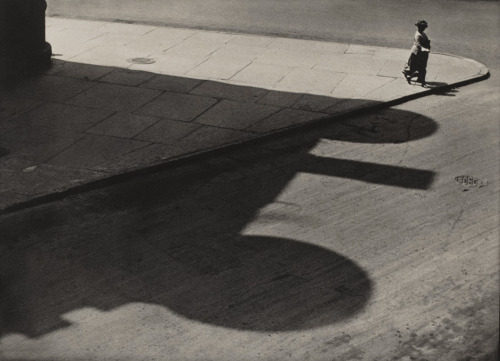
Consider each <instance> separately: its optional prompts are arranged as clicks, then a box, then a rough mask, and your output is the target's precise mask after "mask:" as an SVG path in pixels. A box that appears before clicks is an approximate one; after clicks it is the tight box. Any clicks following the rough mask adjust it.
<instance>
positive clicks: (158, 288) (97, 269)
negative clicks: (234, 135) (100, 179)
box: [0, 65, 437, 337]
mask: <svg viewBox="0 0 500 361" xmlns="http://www.w3.org/2000/svg"><path fill="white" fill-rule="evenodd" d="M87 67H88V69H86V71H88V72H89V73H95V72H96V71H99V70H101V69H96V67H94V66H90V65H88V66H87ZM80 70H81V69H80ZM84 70H85V69H84ZM84 72H85V71H84ZM158 77H161V75H158ZM169 80H172V79H171V78H169ZM174 80H175V81H176V82H177V84H179V83H183V82H185V84H186V85H187V84H188V83H189V84H191V82H192V79H186V80H184V79H183V78H176V79H174ZM14 86H15V85H14ZM233 87H234V86H233ZM233 89H234V88H233ZM253 90H255V89H241V92H242V93H245V92H249V91H250V93H253ZM266 93H267V94H268V93H269V91H266ZM274 95H279V97H280V98H282V97H283V95H284V94H274ZM285 95H286V94H285ZM308 97H309V99H310V98H311V96H310V95H308ZM322 100H323V99H318V98H316V99H313V102H314V103H318V101H322ZM436 129H437V125H436V123H435V122H434V121H432V120H431V119H428V118H425V117H422V116H419V115H418V114H413V113H409V112H404V111H400V110H394V109H388V110H384V111H380V112H379V113H378V115H377V116H376V117H372V116H366V115H359V114H358V115H357V116H356V117H351V118H348V117H345V118H342V119H340V120H337V121H336V122H333V123H328V122H325V123H323V124H322V125H318V126H317V127H314V128H309V129H307V130H304V131H300V132H294V133H289V134H287V135H286V136H283V137H281V138H274V139H268V140H265V141H262V142H260V143H259V144H258V146H256V144H250V145H248V146H241V147H239V148H234V149H232V150H231V152H228V153H226V154H219V155H213V156H211V157H205V158H198V159H196V162H191V163H190V162H186V163H184V164H179V165H178V166H177V167H176V168H166V169H162V170H159V171H158V172H156V173H152V174H148V175H144V176H142V177H134V178H131V179H128V180H126V181H123V182H121V183H118V184H114V185H111V186H107V187H102V188H97V189H95V190H93V191H88V192H86V193H83V194H77V195H75V196H71V197H68V198H66V199H63V200H60V201H57V202H54V203H50V204H46V205H43V206H40V207H38V208H35V209H28V210H25V211H21V212H17V213H12V214H8V215H4V216H2V219H1V225H0V234H1V235H2V236H1V239H0V271H1V273H0V317H1V318H0V335H1V334H7V333H13V332H14V333H16V332H17V333H22V334H26V335H28V336H30V337H38V336H41V335H44V334H47V333H49V332H51V331H53V330H56V329H59V328H61V327H64V326H67V325H69V323H68V322H67V321H65V319H64V315H65V314H67V313H69V312H71V311H75V310H78V309H82V308H87V307H92V308H96V309H98V310H100V311H104V312H106V311H111V310H115V309H117V308H118V307H120V306H122V305H125V304H128V303H131V302H142V303H153V304H158V305H162V306H165V307H167V308H168V309H169V310H171V311H174V312H175V313H177V314H179V315H181V316H184V317H186V318H189V319H192V320H196V321H199V322H203V323H208V324H212V325H216V326H221V327H227V328H234V329H241V330H253V331H266V332H267V331H287V330H300V329H306V328H313V327H319V326H323V325H328V324H332V323H335V322H338V321H340V320H344V319H346V318H349V317H352V316H353V315H355V314H356V313H358V312H360V311H361V310H362V309H363V308H364V306H365V305H366V303H367V301H368V300H369V298H370V295H371V293H372V290H373V287H374V285H373V281H371V280H370V278H369V276H368V275H367V273H366V272H365V271H364V270H363V267H362V266H361V265H359V264H362V263H363V260H355V261H354V260H350V259H349V258H347V257H345V256H344V255H342V254H339V253H337V252H335V250H334V249H329V248H324V247H321V246H318V245H315V244H314V243H313V242H311V243H304V242H301V241H297V240H293V239H287V238H277V237H268V236H259V235H245V234H242V230H243V229H244V228H245V226H246V225H247V224H248V223H249V222H251V221H252V220H253V219H254V218H255V217H256V214H257V212H258V211H259V210H260V209H262V207H265V206H266V205H269V204H272V203H273V202H275V199H276V197H277V196H278V195H279V194H280V192H281V191H282V190H283V189H284V187H286V186H287V184H288V183H289V182H290V180H291V179H293V178H294V176H295V175H296V174H297V173H298V172H310V173H315V174H321V175H324V176H329V177H331V176H333V177H342V178H347V179H356V180H362V181H365V182H370V183H377V184H385V185H390V186H398V187H405V188H410V189H426V188H428V187H429V185H430V184H431V182H432V177H433V175H434V173H433V172H431V171H427V170H418V169H409V168H404V167H399V166H392V165H383V164H374V163H368V162H362V161H350V160H344V159H335V158H328V157H319V156H316V155H312V154H310V150H311V149H312V148H314V147H315V146H316V145H317V143H318V141H319V140H320V139H331V140H342V141H348V142H357V143H387V144H391V143H401V142H407V141H412V140H414V139H419V138H422V137H426V136H429V135H431V134H432V133H433V132H434V131H435V130H436ZM276 205H277V207H278V208H280V207H281V211H283V212H278V215H277V216H278V219H279V217H283V218H284V219H289V218H290V219H293V217H294V214H293V212H288V210H287V209H286V207H292V208H293V207H294V205H286V204H281V203H279V202H278V203H276ZM306 223H307V222H306ZM311 227H313V225H311ZM352 241H353V242H356V240H355V239H353V240H352ZM329 244H333V245H334V244H335V240H334V239H332V240H331V242H329Z"/></svg>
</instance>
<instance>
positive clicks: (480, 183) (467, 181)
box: [455, 175, 488, 188]
mask: <svg viewBox="0 0 500 361" xmlns="http://www.w3.org/2000/svg"><path fill="white" fill-rule="evenodd" d="M455 182H456V183H458V184H460V185H463V186H466V187H477V188H481V187H484V186H485V185H486V184H487V183H488V181H487V180H486V179H484V180H483V179H480V178H477V177H474V176H471V175H459V176H457V177H455Z"/></svg>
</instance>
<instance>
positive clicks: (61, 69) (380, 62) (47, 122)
mask: <svg viewBox="0 0 500 361" xmlns="http://www.w3.org/2000/svg"><path fill="white" fill-rule="evenodd" d="M47 41H49V42H50V43H51V45H52V48H53V52H54V56H53V66H52V68H51V69H49V70H48V71H46V72H45V73H44V74H42V75H40V76H37V77H35V78H32V79H29V80H25V81H23V82H20V83H17V84H10V85H9V84H3V85H2V87H1V88H0V179H1V180H0V185H1V188H0V209H1V210H6V209H8V208H9V207H12V206H14V205H20V204H25V203H26V202H29V201H30V200H33V199H43V197H44V196H47V195H50V194H54V193H60V192H64V191H66V190H68V189H72V188H74V187H77V186H81V185H84V184H89V183H91V182H94V181H96V180H100V179H109V177H112V176H116V175H120V174H124V173H128V172H131V171H137V170H140V169H143V168H145V167H150V166H154V165H158V164H163V163H165V162H169V161H172V160H177V159H183V158H186V157H189V156H192V155H195V154H201V153H204V152H207V151H211V150H214V149H221V148H224V147H225V146H228V145H234V144H239V143H242V142H246V141H249V140H252V139H258V138H261V137H263V136H266V135H269V134H275V133H279V132H281V131H283V130H286V129H290V128H291V127H297V126H301V125H304V124H308V123H312V122H317V121H318V120H325V119H326V120H328V119H332V120H333V119H334V118H335V117H337V116H339V115H344V114H348V113H350V112H352V111H355V110H359V109H371V108H377V107H380V106H390V105H391V104H395V103H397V102H402V101H405V100H410V99H414V98H415V97H419V96H425V95H427V94H431V93H433V92H436V91H443V90H445V89H449V88H450V87H452V86H458V85H461V84H464V83H466V82H470V81H476V80H480V79H484V78H486V77H487V76H488V70H487V69H486V67H485V66H483V65H482V64H479V63H477V62H476V61H473V60H470V59H464V58H460V57H456V56H452V55H446V54H437V53H433V54H431V56H430V59H429V65H428V77H427V80H428V83H429V85H430V86H431V88H430V89H424V88H422V87H420V86H419V85H418V84H417V85H408V84H407V82H406V80H405V79H404V78H403V76H402V74H401V70H402V67H403V65H404V63H405V61H406V59H407V58H408V56H409V50H408V49H390V48H379V47H369V46H360V45H349V44H340V43H329V42H320V41H306V40H297V39H286V38H275V37H265V36H250V35H240V34H229V33H221V32H208V31H201V30H191V29H179V28H164V27H155V26H147V25H134V24H124V23H107V22H97V21H82V20H73V19H62V18H47ZM409 45H411V44H409Z"/></svg>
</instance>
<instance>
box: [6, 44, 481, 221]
mask: <svg viewBox="0 0 500 361" xmlns="http://www.w3.org/2000/svg"><path fill="white" fill-rule="evenodd" d="M443 55H448V54H443ZM452 56H454V55H452ZM454 57H457V58H461V59H465V58H462V57H460V56H454ZM467 60H470V61H472V62H474V63H475V64H478V65H480V70H479V72H478V74H477V75H476V76H472V77H469V78H467V79H464V80H461V81H457V82H454V83H450V84H446V85H443V86H439V87H436V88H430V89H427V90H425V91H422V92H419V93H414V94H409V95H405V96H402V97H399V98H396V99H393V100H389V101H385V102H379V103H377V104H370V105H365V106H361V107H359V108H355V109H349V110H345V111H342V112H339V113H337V114H334V115H328V116H325V117H322V118H318V119H315V120H312V121H308V122H306V123H300V124H294V125H291V126H288V127H286V128H281V129H277V130H273V131H271V132H268V133H260V134H258V135H257V134H256V135H255V136H254V137H252V138H249V139H246V140H243V141H236V142H231V143H227V144H224V145H221V146H217V147H213V148H210V149H205V150H200V151H194V152H190V153H186V154H184V155H181V156H176V157H173V158H169V159H165V160H161V161H159V162H157V163H153V164H149V165H145V166H139V167H138V168H137V169H132V170H128V171H124V172H121V173H118V174H113V175H110V176H109V177H106V178H102V179H97V180H94V181H90V182H87V183H84V184H80V185H77V186H74V187H69V188H67V189H64V190H62V191H54V192H51V193H48V194H44V195H42V196H38V197H34V198H32V199H29V200H26V201H21V202H18V203H14V204H11V205H9V206H7V207H2V208H0V215H5V214H9V213H15V212H17V211H21V210H24V209H27V208H32V207H36V206H39V205H42V204H45V203H50V202H54V201H57V200H61V199H63V198H66V197H68V196H73V195H76V194H81V193H85V192H88V191H90V190H95V189H98V188H102V187H105V186H110V185H113V184H117V183H120V182H125V181H127V180H130V179H133V178H134V177H137V176H141V175H146V174H153V173H157V172H161V171H164V170H168V169H172V168H175V167H178V166H181V165H187V164H189V163H192V162H197V161H202V160H206V159H208V158H210V157H213V156H216V155H221V154H224V153H229V152H231V151H235V150H237V149H240V148H243V147H248V146H253V145H256V144H259V143H263V142H266V141H271V140H275V139H278V138H279V137H284V136H288V135H291V134H294V133H297V132H300V131H304V130H306V129H310V128H313V127H319V126H322V125H325V124H326V123H330V122H333V121H339V120H342V119H345V118H347V117H351V116H355V115H361V114H364V113H367V112H372V111H377V110H381V109H385V108H390V107H392V106H395V105H399V104H402V103H406V102H408V101H411V100H414V99H418V98H422V97H425V96H428V95H431V94H438V93H443V92H447V91H450V90H452V89H454V88H457V87H461V86H465V85H469V84H472V83H476V82H480V81H483V80H486V79H488V78H489V76H490V72H489V70H488V68H487V67H486V66H484V65H483V64H481V63H479V62H476V61H475V60H471V59H467Z"/></svg>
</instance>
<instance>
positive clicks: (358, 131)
mask: <svg viewBox="0 0 500 361" xmlns="http://www.w3.org/2000/svg"><path fill="white" fill-rule="evenodd" d="M340 124H341V126H340V127H333V128H332V129H331V131H330V132H328V133H326V134H325V136H324V138H328V139H332V140H341V141H346V142H354V143H405V142H409V141H413V140H418V139H422V138H426V137H428V136H430V135H432V134H434V133H435V132H436V131H437V129H438V124H437V123H436V122H435V121H434V120H432V119H430V118H427V117H426V116H423V115H419V114H416V113H413V112H408V111H405V110H400V109H395V108H388V109H384V110H380V111H377V112H373V113H369V114H362V115H355V116H351V117H349V118H346V119H344V120H342V121H341V123H340Z"/></svg>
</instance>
